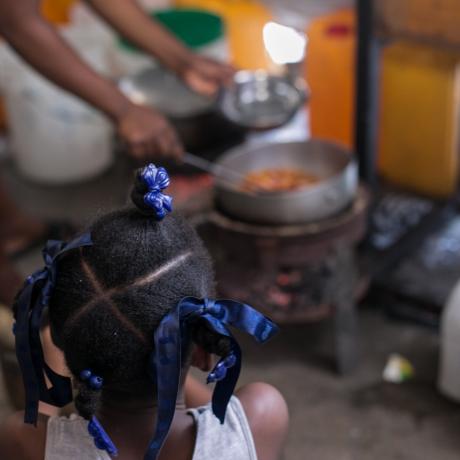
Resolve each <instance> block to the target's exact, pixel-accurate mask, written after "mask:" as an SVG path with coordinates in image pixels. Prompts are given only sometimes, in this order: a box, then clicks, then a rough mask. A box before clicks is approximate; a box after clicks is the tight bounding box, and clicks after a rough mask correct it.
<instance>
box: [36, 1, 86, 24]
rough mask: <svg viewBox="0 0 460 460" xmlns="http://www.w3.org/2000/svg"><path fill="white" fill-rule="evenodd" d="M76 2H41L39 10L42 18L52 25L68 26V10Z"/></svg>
mask: <svg viewBox="0 0 460 460" xmlns="http://www.w3.org/2000/svg"><path fill="white" fill-rule="evenodd" d="M77 1H78V0H42V1H41V4H40V9H41V12H42V14H43V16H44V17H45V18H46V19H47V20H48V21H50V22H52V23H54V24H68V23H69V22H70V10H71V9H72V7H73V6H74V4H75V3H77Z"/></svg>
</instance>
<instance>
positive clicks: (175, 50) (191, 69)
mask: <svg viewBox="0 0 460 460" xmlns="http://www.w3.org/2000/svg"><path fill="white" fill-rule="evenodd" d="M86 2H87V3H88V4H89V5H90V6H91V7H92V8H93V9H94V10H95V11H96V13H98V14H99V15H100V16H101V17H102V18H103V19H105V21H106V22H107V23H108V24H110V25H111V26H112V27H113V28H114V29H116V30H117V31H118V32H119V33H120V34H121V35H123V36H124V37H126V38H127V39H129V40H130V41H131V42H133V43H134V44H136V45H137V46H139V48H141V49H143V50H144V51H145V52H146V53H148V54H151V55H153V56H155V57H156V58H157V59H158V60H159V61H160V62H161V63H162V64H163V65H164V66H165V67H167V68H168V69H170V70H172V71H173V72H174V73H176V74H177V75H178V76H179V77H181V78H182V79H183V80H184V81H185V82H186V83H187V84H188V85H189V86H190V87H191V88H192V89H194V90H196V91H198V92H200V93H204V94H209V95H211V94H213V93H214V92H215V91H216V90H217V89H218V87H219V86H220V85H222V84H224V83H226V82H227V81H229V79H230V77H231V76H232V75H233V72H234V70H233V68H232V67H231V66H229V65H226V64H222V63H218V62H216V61H213V60H211V59H208V58H205V57H202V56H199V55H197V54H195V53H193V52H191V51H190V50H189V49H188V48H186V47H185V46H184V45H183V44H182V43H181V42H180V41H179V40H177V39H176V38H175V37H174V36H173V35H172V34H171V33H170V32H169V31H168V30H166V29H165V28H164V27H163V26H162V25H161V24H159V23H158V22H156V21H153V20H152V19H151V18H150V16H148V15H147V14H146V13H145V12H144V10H143V9H142V8H141V7H140V6H139V5H138V4H137V2H136V0H86Z"/></svg>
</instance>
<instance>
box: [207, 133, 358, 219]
mask: <svg viewBox="0 0 460 460" xmlns="http://www.w3.org/2000/svg"><path fill="white" fill-rule="evenodd" d="M217 165H218V166H222V169H223V168H228V169H231V170H233V171H237V172H238V173H241V174H243V175H245V174H248V173H249V172H251V171H257V170H262V169H267V168H290V169H300V170H305V171H306V172H309V173H312V174H314V175H316V176H318V177H319V178H320V179H321V180H320V182H319V183H317V184H314V185H311V186H307V187H305V188H303V189H300V190H297V191H292V192H280V193H269V194H262V193H261V194H257V195H248V194H247V193H244V191H240V190H239V184H238V183H237V182H236V181H237V179H235V178H232V177H225V178H221V179H220V178H219V175H217V177H216V199H217V202H218V205H219V207H220V208H221V209H222V210H223V211H224V212H225V213H227V214H229V215H231V216H233V217H235V218H237V219H239V220H243V221H246V222H253V223H260V224H271V225H291V224H304V223H308V222H314V221H317V220H321V219H325V218H328V217H331V216H333V215H334V214H337V213H339V212H340V211H342V210H343V209H345V208H346V207H347V206H348V205H349V204H350V203H351V201H352V200H353V198H354V197H355V195H356V192H357V188H358V174H357V166H356V163H355V161H354V159H353V157H352V155H351V153H350V152H348V151H346V150H345V149H343V148H342V147H340V146H338V145H335V144H332V143H329V142H325V141H320V140H310V141H307V142H288V143H277V144H266V145H258V146H253V147H251V146H243V147H237V148H235V149H233V150H231V151H229V152H228V153H226V154H225V155H224V156H223V157H221V158H220V159H219V160H218V161H217ZM229 181H232V182H233V183H234V187H229V186H228V183H229Z"/></svg>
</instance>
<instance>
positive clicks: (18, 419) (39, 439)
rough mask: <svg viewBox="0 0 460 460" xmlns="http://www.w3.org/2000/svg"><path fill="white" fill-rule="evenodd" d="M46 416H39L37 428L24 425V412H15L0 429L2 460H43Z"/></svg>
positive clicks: (0, 455) (0, 453) (0, 456)
mask: <svg viewBox="0 0 460 460" xmlns="http://www.w3.org/2000/svg"><path fill="white" fill-rule="evenodd" d="M47 423H48V416H46V415H42V414H39V415H38V419H37V426H36V427H35V426H34V425H30V424H26V423H24V412H15V413H14V414H12V415H10V416H9V417H7V418H6V420H5V421H3V422H2V424H1V427H0V458H2V460H10V459H11V460H35V459H43V455H44V452H45V446H46V427H47Z"/></svg>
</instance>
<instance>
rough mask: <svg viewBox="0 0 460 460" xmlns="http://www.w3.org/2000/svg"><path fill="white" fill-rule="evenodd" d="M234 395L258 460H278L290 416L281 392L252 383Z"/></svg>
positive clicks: (261, 384)
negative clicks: (243, 415)
mask: <svg viewBox="0 0 460 460" xmlns="http://www.w3.org/2000/svg"><path fill="white" fill-rule="evenodd" d="M236 396H237V397H238V399H239V400H240V402H241V405H242V406H243V409H244V412H245V414H246V417H247V419H248V423H249V427H250V429H251V433H252V436H253V439H254V444H255V447H256V451H257V458H258V460H278V458H279V457H280V455H281V452H282V449H283V446H284V442H285V440H286V436H287V430H288V424H289V413H288V408H287V404H286V401H285V400H284V398H283V396H282V395H281V393H280V392H279V391H278V390H277V389H276V388H275V387H273V386H271V385H268V384H266V383H260V382H258V383H251V384H249V385H245V386H244V387H242V388H240V389H239V390H238V391H237V393H236Z"/></svg>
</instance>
